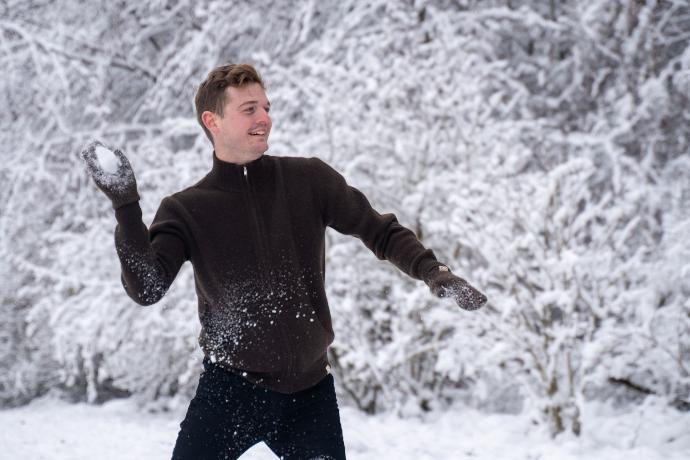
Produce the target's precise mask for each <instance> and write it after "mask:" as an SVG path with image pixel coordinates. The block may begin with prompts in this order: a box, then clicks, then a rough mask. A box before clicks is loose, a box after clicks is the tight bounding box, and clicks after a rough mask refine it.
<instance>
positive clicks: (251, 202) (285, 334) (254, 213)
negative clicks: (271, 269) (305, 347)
mask: <svg viewBox="0 0 690 460" xmlns="http://www.w3.org/2000/svg"><path fill="white" fill-rule="evenodd" d="M242 169H243V173H244V182H245V184H246V185H247V195H248V196H249V207H250V208H251V213H252V217H253V218H254V225H255V227H256V231H257V241H258V245H259V248H258V251H257V252H258V258H259V260H258V261H257V265H258V266H259V272H260V274H259V276H260V277H261V281H262V282H263V283H264V285H268V282H269V280H268V279H267V278H266V277H267V276H269V274H268V273H267V271H266V270H265V265H264V257H265V255H266V254H267V251H266V246H265V239H264V238H265V236H264V228H263V226H262V225H261V222H260V220H259V214H258V211H257V209H256V208H257V205H256V200H255V199H254V194H253V193H252V187H251V182H250V181H249V171H248V169H247V166H246V165H245V166H243V167H242ZM280 327H281V330H280V332H281V335H282V336H283V337H284V340H285V342H286V343H285V345H287V347H288V353H287V359H288V362H287V372H286V374H287V375H290V374H291V373H292V369H293V368H294V365H295V363H294V359H295V358H294V356H293V354H294V353H293V352H292V343H291V341H290V336H289V331H286V330H284V329H283V325H282V324H280Z"/></svg>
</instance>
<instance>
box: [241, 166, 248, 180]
mask: <svg viewBox="0 0 690 460" xmlns="http://www.w3.org/2000/svg"><path fill="white" fill-rule="evenodd" d="M242 168H244V177H245V178H246V177H247V167H246V166H242Z"/></svg>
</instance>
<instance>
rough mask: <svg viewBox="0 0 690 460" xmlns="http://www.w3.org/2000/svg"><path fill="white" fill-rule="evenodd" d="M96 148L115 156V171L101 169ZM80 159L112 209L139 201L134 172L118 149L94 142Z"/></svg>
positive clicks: (82, 153)
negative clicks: (105, 150) (109, 202)
mask: <svg viewBox="0 0 690 460" xmlns="http://www.w3.org/2000/svg"><path fill="white" fill-rule="evenodd" d="M97 147H102V148H105V149H107V150H110V151H111V152H113V153H114V154H115V157H116V158H117V161H118V165H117V170H116V171H113V172H109V171H106V170H104V169H103V167H102V166H101V164H100V163H99V162H98V156H97V155H96V148H97ZM81 157H82V159H83V160H84V163H86V170H87V172H88V173H89V175H91V177H92V178H93V181H94V182H95V183H96V186H97V187H98V188H99V189H101V191H102V192H103V193H105V195H106V196H107V197H108V198H110V201H111V202H112V204H113V209H117V208H120V207H122V206H124V205H126V204H130V203H134V202H135V201H139V193H138V192H137V181H136V179H135V178H134V171H132V166H131V165H130V164H129V160H127V157H126V156H125V154H124V153H122V152H121V151H120V150H118V149H111V148H110V147H107V146H105V145H103V144H102V143H101V142H99V141H94V142H92V143H91V144H89V145H88V146H87V147H86V148H85V149H84V150H83V151H82V152H81Z"/></svg>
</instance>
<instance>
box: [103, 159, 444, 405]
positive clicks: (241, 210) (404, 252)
mask: <svg viewBox="0 0 690 460" xmlns="http://www.w3.org/2000/svg"><path fill="white" fill-rule="evenodd" d="M116 218H117V222H118V225H117V228H116V230H115V241H116V247H117V251H118V255H119V257H120V262H121V265H122V282H123V285H124V287H125V290H126V291H127V294H128V295H129V296H130V297H131V298H132V299H134V300H135V301H136V302H137V303H139V304H141V305H150V304H153V303H155V302H157V301H158V300H160V299H161V298H162V297H163V295H164V294H165V292H166V291H167V289H168V288H169V287H170V284H171V283H172V282H173V280H174V279H175V277H176V276H177V273H178V272H179V270H180V267H181V266H182V264H183V263H184V262H185V261H187V260H189V261H191V263H192V265H193V267H194V277H195V281H196V293H197V297H198V300H199V319H200V320H201V325H202V330H201V334H200V337H199V344H200V345H201V348H202V350H203V351H204V353H205V355H206V356H208V357H209V358H210V359H211V360H213V361H215V362H218V363H219V364H221V365H223V366H224V367H226V368H228V369H229V370H231V371H233V372H236V373H238V374H240V375H242V376H244V377H245V378H246V379H248V380H249V381H251V382H253V383H256V384H258V385H260V386H262V387H264V388H268V389H271V390H274V391H279V392H282V393H292V392H296V391H300V390H302V389H305V388H308V387H310V386H312V385H314V384H316V383H317V382H318V381H319V380H320V379H321V378H323V377H324V376H325V375H326V374H327V373H328V372H329V367H328V361H327V357H326V350H327V348H328V346H329V345H330V344H331V342H332V341H333V337H334V336H333V327H332V324H331V316H330V312H329V309H328V302H327V300H326V292H325V289H324V274H325V256H324V254H325V252H324V236H325V231H326V227H327V226H329V227H332V228H334V229H335V230H337V231H339V232H341V233H345V234H348V235H354V236H356V237H358V238H360V239H361V240H362V242H364V244H365V245H366V246H367V247H368V248H369V249H370V250H371V251H372V252H373V253H374V254H376V256H377V257H378V258H379V259H386V260H389V261H390V262H392V263H393V264H394V265H395V266H396V267H398V268H399V269H400V270H402V271H403V272H405V273H406V274H408V275H409V276H411V277H413V278H416V279H422V278H423V276H424V275H425V274H427V273H428V272H429V271H430V270H431V269H433V268H434V267H437V266H439V265H441V264H440V263H439V262H438V261H437V260H436V257H435V256H434V254H433V252H432V251H431V250H430V249H425V248H424V247H423V246H422V244H421V243H420V242H419V241H418V240H417V238H416V237H415V235H414V233H413V232H412V231H410V230H408V229H407V228H405V227H403V226H402V225H400V224H399V223H398V221H397V219H396V217H395V216H394V215H393V214H383V215H381V214H379V213H378V212H376V211H375V210H374V209H373V208H372V207H371V205H370V204H369V202H368V201H367V199H366V197H365V196H364V195H363V194H362V193H361V192H360V191H359V190H357V189H355V188H353V187H350V186H348V184H347V183H346V182H345V179H344V178H343V177H342V176H341V175H340V174H339V173H337V172H336V171H335V170H334V169H332V168H331V167H330V166H328V165H327V164H326V163H324V162H323V161H321V160H319V159H317V158H295V157H274V156H270V155H264V156H262V157H261V158H259V159H258V160H255V161H253V162H251V163H248V164H246V165H237V164H233V163H227V162H223V161H221V160H219V159H218V158H217V157H216V155H215V154H214V156H213V168H212V170H211V171H210V172H209V173H208V174H207V175H206V176H205V177H204V178H203V179H202V180H201V181H199V182H198V183H197V184H195V185H193V186H191V187H189V188H187V189H185V190H182V191H180V192H178V193H175V194H173V195H171V196H169V197H166V198H165V199H163V201H162V202H161V205H160V207H159V209H158V211H157V213H156V216H155V218H154V220H153V223H152V224H151V227H150V229H148V230H147V228H146V226H145V225H144V224H143V222H142V219H141V208H140V207H139V203H138V202H135V203H131V204H128V205H125V206H123V207H121V208H118V209H117V210H116Z"/></svg>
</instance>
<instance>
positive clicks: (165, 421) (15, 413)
mask: <svg viewBox="0 0 690 460" xmlns="http://www.w3.org/2000/svg"><path fill="white" fill-rule="evenodd" d="M341 414H342V422H343V429H344V434H345V445H346V449H347V454H348V458H349V459H354V460H357V459H396V460H399V459H415V460H422V459H425V460H426V459H428V460H431V459H434V460H438V459H473V460H481V459H487V460H488V459H491V460H501V459H519V460H523V459H524V460H547V459H558V460H561V459H562V460H569V459H587V460H662V459H663V460H669V459H670V460H674V459H677V460H681V459H683V460H685V459H688V458H690V413H681V412H678V411H675V410H673V409H669V408H667V407H665V406H664V405H662V404H661V403H660V402H658V401H654V400H652V399H648V401H647V402H646V403H645V404H644V405H640V406H638V407H636V408H634V409H633V410H627V411H625V412H621V411H616V410H613V409H611V408H608V407H607V406H603V405H594V404H590V405H589V406H587V407H586V410H585V414H584V423H585V426H584V433H583V436H582V437H581V438H579V439H577V438H574V437H571V436H563V437H561V438H558V439H557V440H555V441H551V440H550V439H549V438H548V436H547V435H546V433H545V432H544V431H543V430H542V429H541V428H539V427H536V426H535V425H533V424H532V423H530V421H529V420H528V419H527V418H526V417H524V416H511V415H487V414H481V413H478V412H476V411H474V410H469V409H465V410H460V409H457V410H454V411H451V412H447V413H445V414H442V415H435V416H433V417H429V418H427V419H425V420H420V419H407V420H400V419H398V418H396V417H393V416H388V415H381V416H375V417H368V416H365V415H362V414H360V413H358V412H357V411H355V410H353V409H350V408H343V409H342V410H341ZM182 416H183V410H180V411H179V412H178V411H176V412H173V413H157V414H151V413H145V412H141V411H138V410H137V409H136V408H135V406H134V404H133V403H132V402H130V401H126V400H121V401H113V402H110V403H107V404H105V405H103V406H90V405H85V404H78V405H71V404H67V403H64V402H60V401H56V400H51V399H42V400H37V401H35V402H34V403H32V404H30V405H29V406H25V407H21V408H17V409H11V410H4V411H0V427H2V429H0V446H2V448H1V449H0V459H25V460H44V459H45V460H47V459H51V460H53V459H54V460H67V459H69V460H82V459H84V460H86V459H99V460H120V459H121V460H125V459H127V460H131V459H151V460H156V459H161V460H163V459H168V458H170V454H171V452H172V447H173V444H174V442H175V436H176V434H177V429H178V423H179V421H180V420H181V419H182ZM275 458H276V457H275V456H273V454H272V453H271V452H270V450H269V449H268V448H267V447H266V446H265V445H264V444H259V445H257V446H254V447H253V448H252V449H251V450H250V451H248V452H247V453H246V454H245V455H243V456H242V459H246V460H268V459H275Z"/></svg>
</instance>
